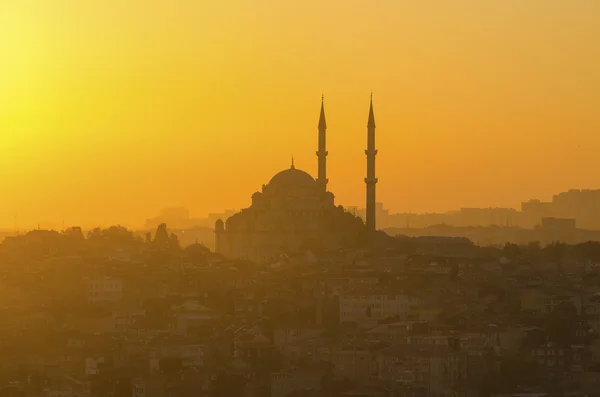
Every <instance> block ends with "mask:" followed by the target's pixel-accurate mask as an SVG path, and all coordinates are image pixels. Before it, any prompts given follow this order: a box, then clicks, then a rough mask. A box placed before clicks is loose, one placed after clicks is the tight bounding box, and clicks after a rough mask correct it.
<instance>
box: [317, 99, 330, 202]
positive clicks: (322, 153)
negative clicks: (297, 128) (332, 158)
mask: <svg viewBox="0 0 600 397" xmlns="http://www.w3.org/2000/svg"><path fill="white" fill-rule="evenodd" d="M326 130H327V123H326V122H325V107H324V106H323V95H321V115H320V116H319V150H317V157H318V159H319V171H318V176H317V183H318V184H319V185H320V186H322V187H323V190H326V189H327V182H328V179H327V154H328V152H327V150H326V137H325V132H326Z"/></svg>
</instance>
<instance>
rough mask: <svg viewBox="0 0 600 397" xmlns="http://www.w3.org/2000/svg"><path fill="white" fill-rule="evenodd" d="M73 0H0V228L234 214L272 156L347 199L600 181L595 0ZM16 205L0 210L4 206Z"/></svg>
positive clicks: (514, 201) (456, 201)
mask: <svg viewBox="0 0 600 397" xmlns="http://www.w3.org/2000/svg"><path fill="white" fill-rule="evenodd" d="M93 3H94V4H92V2H78V1H74V0H54V1H44V0H39V1H30V2H5V3H3V4H1V5H0V34H1V35H2V40H0V57H1V58H2V60H3V63H2V65H0V170H2V171H3V172H2V176H3V178H2V184H3V188H4V190H3V192H4V195H3V199H2V205H0V228H4V229H10V228H12V227H13V226H14V225H15V224H16V225H17V227H18V228H20V229H28V228H35V227H36V225H37V224H39V223H43V222H46V221H52V222H55V223H58V224H60V223H61V222H63V221H64V222H65V224H66V225H79V224H82V225H89V224H100V225H110V224H123V225H141V224H143V222H144V220H145V219H146V218H150V217H152V216H155V215H156V214H157V213H158V212H159V211H160V210H161V209H162V208H165V207H173V206H183V207H186V208H188V209H189V210H190V212H191V213H192V214H193V215H194V216H199V217H202V216H204V215H205V214H207V213H209V212H221V211H223V210H224V209H227V208H236V209H240V208H243V207H247V206H248V205H249V204H250V196H251V195H252V193H253V192H255V191H256V190H258V189H259V188H260V186H262V184H266V183H267V182H268V181H269V180H270V178H271V177H272V176H273V175H274V174H276V173H277V172H279V171H281V170H283V169H286V168H288V167H289V166H290V158H291V156H294V158H295V165H296V167H297V168H299V169H302V170H305V171H307V172H309V173H310V174H311V175H313V176H316V167H317V158H316V156H315V151H316V149H317V121H318V116H319V106H320V98H321V94H324V95H325V112H326V116H327V127H328V129H327V150H328V151H329V157H328V159H327V160H328V161H327V166H328V177H329V185H328V188H329V190H330V191H332V192H333V193H334V194H335V195H336V204H342V205H344V206H359V207H364V200H365V198H364V197H365V184H364V180H363V179H364V177H365V172H366V171H365V153H364V150H365V147H366V124H367V115H368V105H369V93H370V92H371V91H372V92H373V102H374V112H375V118H376V122H377V149H378V150H379V154H378V156H377V177H378V178H379V183H378V184H377V201H381V202H383V203H384V204H385V206H386V208H389V209H390V210H391V211H392V212H413V213H422V212H446V211H451V210H456V209H458V208H460V207H512V208H517V209H518V208H519V204H520V202H521V201H525V200H528V199H530V198H539V199H542V200H549V199H550V198H551V197H552V195H553V194H555V193H558V192H561V191H565V190H568V189H570V188H582V189H585V188H589V189H596V188H600V182H599V181H598V177H597V175H596V174H597V173H596V172H595V170H597V169H598V168H600V157H598V156H597V153H598V151H599V149H600V139H598V136H599V135H600V112H598V109H600V24H598V23H597V20H598V18H599V16H600V3H598V2H596V1H592V0H572V1H568V2H566V1H561V0H531V1H527V2H523V1H517V0H509V1H503V2H498V1H493V0H488V1H482V0H454V1H449V0H448V1H439V2H433V1H428V0H426V1H419V2H399V1H392V0H381V1H378V2H373V1H366V0H358V1H355V2H347V1H341V0H330V1H327V2H323V1H320V0H304V1H293V0H290V1H286V2H281V1H276V0H264V1H261V2H260V4H258V3H252V2H247V1H243V0H237V1H234V0H222V1H220V2H211V3H204V2H198V1H192V0H182V1H178V2H176V4H175V2H167V1H157V2H153V3H148V2H142V1H139V0H131V1H128V2H122V1H117V0H105V1H103V2H101V3H100V2H93ZM15 217H16V218H15Z"/></svg>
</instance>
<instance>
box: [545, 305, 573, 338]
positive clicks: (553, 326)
mask: <svg viewBox="0 0 600 397" xmlns="http://www.w3.org/2000/svg"><path fill="white" fill-rule="evenodd" d="M579 322H580V316H579V314H578V313H577V308H576V307H575V306H574V305H573V304H572V303H571V302H562V303H560V304H558V305H557V306H556V307H555V308H554V310H553V311H552V313H550V314H549V315H548V317H547V318H546V327H545V328H546V333H547V335H548V339H549V340H550V341H551V342H554V343H556V345H558V346H560V347H563V348H567V347H569V346H571V345H572V344H574V343H576V342H577V340H576V338H577V328H578V326H577V325H578V324H579Z"/></svg>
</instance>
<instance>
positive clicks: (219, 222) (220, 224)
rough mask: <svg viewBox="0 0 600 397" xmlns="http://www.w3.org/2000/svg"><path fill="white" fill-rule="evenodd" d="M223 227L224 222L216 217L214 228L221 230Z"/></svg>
mask: <svg viewBox="0 0 600 397" xmlns="http://www.w3.org/2000/svg"><path fill="white" fill-rule="evenodd" d="M224 228H225V223H223V220H222V219H217V221H216V222H215V229H216V230H223V229H224Z"/></svg>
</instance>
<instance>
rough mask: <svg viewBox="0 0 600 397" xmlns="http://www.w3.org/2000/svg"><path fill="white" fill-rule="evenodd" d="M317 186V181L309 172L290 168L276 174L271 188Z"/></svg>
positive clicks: (270, 184)
mask: <svg viewBox="0 0 600 397" xmlns="http://www.w3.org/2000/svg"><path fill="white" fill-rule="evenodd" d="M314 185H315V179H314V178H313V177H312V176H310V175H309V174H308V173H307V172H304V171H302V170H299V169H297V168H289V169H287V170H284V171H281V172H280V173H278V174H276V175H275V176H274V177H273V178H271V181H270V182H269V186H277V187H287V186H306V187H312V186H314Z"/></svg>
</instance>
